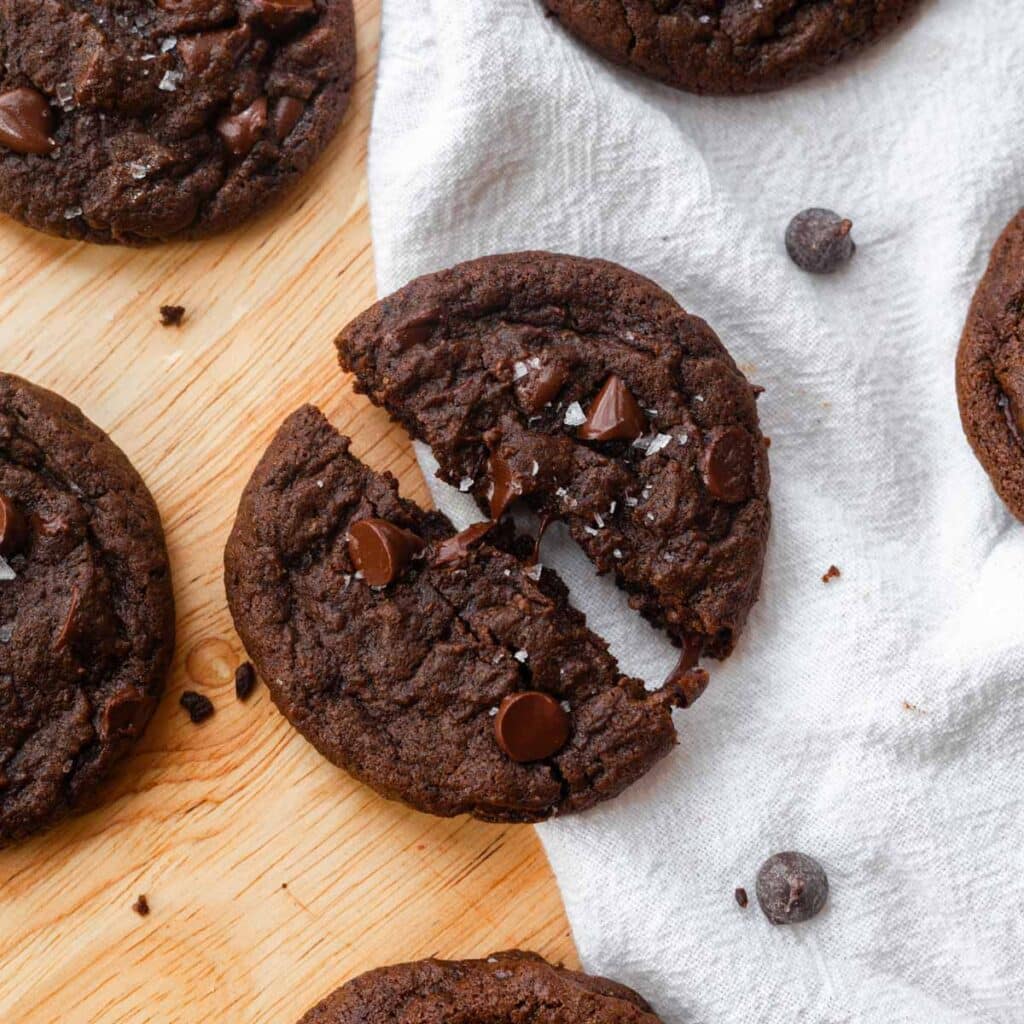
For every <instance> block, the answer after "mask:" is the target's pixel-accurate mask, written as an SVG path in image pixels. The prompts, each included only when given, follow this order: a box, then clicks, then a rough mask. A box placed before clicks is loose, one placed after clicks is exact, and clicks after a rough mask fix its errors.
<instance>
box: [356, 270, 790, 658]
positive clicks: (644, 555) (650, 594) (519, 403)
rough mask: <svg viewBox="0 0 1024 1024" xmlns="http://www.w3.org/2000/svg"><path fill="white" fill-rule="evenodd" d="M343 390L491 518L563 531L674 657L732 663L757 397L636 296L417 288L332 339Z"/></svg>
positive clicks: (709, 341) (763, 470)
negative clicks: (521, 505)
mask: <svg viewBox="0 0 1024 1024" xmlns="http://www.w3.org/2000/svg"><path fill="white" fill-rule="evenodd" d="M338 350H339V353H340V357H341V363H342V365H343V366H344V367H345V368H346V369H349V370H352V371H354V372H355V374H356V377H357V380H358V386H359V388H360V389H361V390H363V391H365V392H366V393H367V394H369V396H370V398H371V399H372V400H373V401H374V402H376V403H377V404H379V405H383V406H384V407H385V408H387V410H388V411H389V412H390V413H391V415H392V416H394V417H395V418H396V419H398V420H399V421H400V422H402V423H403V424H404V425H405V426H406V428H407V429H408V430H409V432H410V433H411V434H412V435H413V436H414V437H416V438H418V439H420V440H423V441H426V442H427V443H428V444H429V445H430V446H431V447H432V449H433V451H434V455H435V456H436V457H437V460H438V463H439V464H440V471H439V476H440V477H441V479H443V480H445V481H447V482H448V483H450V484H452V485H453V486H455V487H459V488H460V489H462V490H464V491H470V492H472V493H473V494H474V495H475V496H476V498H477V500H478V501H479V503H480V505H481V508H483V509H485V510H488V511H490V512H491V513H492V514H494V515H500V514H501V512H502V511H503V510H504V508H505V507H506V506H507V505H508V504H509V503H510V502H511V501H512V500H514V499H517V498H521V499H522V500H524V501H525V502H527V503H528V504H529V505H530V506H532V507H533V508H534V509H535V510H536V511H537V512H538V513H539V515H541V516H542V517H544V518H546V519H548V520H553V519H561V520H563V521H564V522H565V523H567V524H568V526H569V529H570V531H571V533H572V536H573V538H574V539H575V540H576V542H577V543H578V544H579V545H580V547H581V548H582V549H583V550H584V552H585V553H586V554H587V555H588V556H589V558H590V559H591V561H592V562H593V563H594V565H595V566H596V568H597V570H598V572H601V573H613V574H614V576H615V579H616V580H617V582H618V583H619V584H620V585H621V586H622V587H623V588H624V589H625V590H627V591H628V592H629V594H630V595H631V604H632V605H633V606H634V607H635V608H637V609H639V610H640V611H641V612H642V613H643V614H644V615H645V616H647V618H649V619H650V620H651V621H652V622H654V623H655V624H657V625H661V626H664V627H665V628H666V629H667V630H668V632H669V634H670V635H671V636H672V637H673V638H674V639H675V640H676V641H677V642H679V643H683V644H691V643H693V642H697V646H698V647H700V646H703V650H704V653H706V654H709V655H712V656H714V657H722V656H724V655H726V654H728V653H729V652H730V651H731V650H732V647H733V643H734V641H735V638H736V636H737V634H738V633H739V631H740V629H741V628H742V626H743V623H744V622H745V620H746V618H747V613H748V611H749V610H750V607H751V605H752V604H753V603H754V601H755V600H756V599H757V595H758V590H759V588H760V584H761V569H762V564H763V560H764V552H765V545H766V542H767V537H768V528H769V521H770V511H769V505H768V483H769V479H768V456H767V452H766V446H765V443H764V439H763V438H762V436H761V431H760V428H759V426H758V417H757V408H756V402H755V398H756V391H755V389H754V388H752V387H751V386H750V384H748V383H747V381H746V379H745V378H744V376H743V374H742V373H740V371H739V370H738V369H737V367H736V364H735V363H734V362H733V360H732V359H731V358H730V356H729V354H728V353H727V352H726V351H725V349H724V348H723V346H722V344H721V342H720V341H719V340H718V338H717V337H716V336H715V334H714V332H713V331H712V330H711V329H710V328H709V327H708V325H707V324H705V323H704V321H703V320H700V319H698V318H697V317H694V316H690V315H689V314H688V313H686V311H685V310H683V309H682V308H681V307H680V306H679V305H678V304H677V303H676V302H675V300H674V299H673V298H672V297H671V296H670V295H668V294H667V293H666V292H664V291H662V290H661V289H660V288H658V287H657V286H656V285H654V284H653V283H652V282H650V281H648V280H647V279H646V278H643V277H640V276H639V275H638V274H634V273H632V272H631V271H628V270H625V269H623V268H622V267H619V266H616V265H615V264H612V263H606V262H604V261H601V260H585V259H578V258H576V257H572V256H556V255H552V254H551V253H541V252H534V253H518V254H513V255H506V256H491V257H487V258H484V259H481V260H476V261H474V262H472V263H465V264H462V265H460V266H458V267H455V268H454V269H452V270H448V271H444V272H443V273H440V274H434V275H431V276H428V277H423V278H420V279H419V280H416V281H413V282H412V283H411V284H409V285H407V286H406V287H405V288H403V289H402V290H401V291H399V292H397V293H396V294H394V295H392V296H389V297H388V298H386V299H384V300H382V301H381V302H380V303H378V304H377V305H376V306H374V307H373V308H372V309H370V310H368V311H367V312H366V313H364V314H363V315H362V316H360V317H359V318H358V319H357V320H355V321H354V322H353V323H352V324H350V325H349V326H348V327H347V328H346V329H345V330H344V331H343V332H342V334H341V336H340V337H339V339H338Z"/></svg>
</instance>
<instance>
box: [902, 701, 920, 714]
mask: <svg viewBox="0 0 1024 1024" xmlns="http://www.w3.org/2000/svg"><path fill="white" fill-rule="evenodd" d="M903 710H904V711H916V712H917V713H918V714H922V715H923V714H924V708H919V707H918V706H917V705H916V704H911V703H910V701H909V700H905V701H904V702H903Z"/></svg>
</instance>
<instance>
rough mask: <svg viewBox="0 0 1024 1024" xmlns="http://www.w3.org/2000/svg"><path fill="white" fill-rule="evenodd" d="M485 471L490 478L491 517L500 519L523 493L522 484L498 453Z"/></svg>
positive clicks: (493, 456) (491, 459)
mask: <svg viewBox="0 0 1024 1024" xmlns="http://www.w3.org/2000/svg"><path fill="white" fill-rule="evenodd" d="M487 470H488V473H489V474H490V477H491V497H490V505H491V517H492V518H493V519H500V518H501V517H502V515H503V513H504V512H505V509H507V508H508V507H509V505H511V504H512V502H513V501H515V500H516V498H518V497H519V496H520V495H521V494H522V493H523V484H522V481H521V480H520V479H519V477H518V476H517V475H516V473H515V470H513V468H512V466H511V465H509V463H508V462H507V461H506V459H505V458H504V457H503V456H502V455H501V454H500V453H499V452H495V453H494V454H493V455H492V456H491V457H490V459H489V460H488V463H487Z"/></svg>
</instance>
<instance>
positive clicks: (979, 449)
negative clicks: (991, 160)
mask: <svg viewBox="0 0 1024 1024" xmlns="http://www.w3.org/2000/svg"><path fill="white" fill-rule="evenodd" d="M956 393H957V397H958V399H959V401H960V419H961V421H962V423H963V427H964V433H965V434H966V435H967V440H968V441H970V443H971V447H972V448H973V449H974V454H975V455H977V456H978V461H979V462H981V464H982V465H983V466H984V467H985V471H986V472H987V473H988V475H989V476H990V477H991V478H992V485H993V486H994V487H995V489H996V492H997V493H998V494H999V496H1000V497H1001V498H1002V499H1003V501H1004V502H1006V505H1007V507H1008V508H1009V510H1010V511H1011V512H1012V513H1013V514H1014V515H1015V516H1016V517H1017V518H1018V519H1020V520H1022V521H1024V210H1021V212H1020V213H1018V214H1017V216H1016V217H1014V219H1013V220H1012V221H1010V223H1009V224H1008V225H1007V227H1006V230H1005V231H1004V232H1003V233H1002V235H1001V236H1000V238H999V241H998V242H996V245H995V248H994V249H993V250H992V257H991V259H990V260H989V264H988V270H987V271H986V272H985V276H984V277H983V278H982V280H981V284H980V285H979V286H978V290H977V292H975V295H974V302H973V303H972V304H971V310H970V313H969V314H968V317H967V325H966V326H965V327H964V333H963V337H962V338H961V340H960V351H959V354H958V355H957V361H956Z"/></svg>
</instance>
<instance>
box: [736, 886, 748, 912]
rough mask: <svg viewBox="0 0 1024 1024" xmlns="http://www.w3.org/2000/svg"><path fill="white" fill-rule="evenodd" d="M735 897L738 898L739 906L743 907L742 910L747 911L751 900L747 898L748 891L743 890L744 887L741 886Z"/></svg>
mask: <svg viewBox="0 0 1024 1024" xmlns="http://www.w3.org/2000/svg"><path fill="white" fill-rule="evenodd" d="M734 895H735V897H736V902H737V903H738V904H739V905H740V906H741V907H742V908H743V909H744V910H746V909H747V904H748V903H749V902H750V900H749V899H748V898H747V890H746V889H744V888H743V886H742V885H741V886H740V887H739V888H738V889H737V890H736V892H735V893H734Z"/></svg>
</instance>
